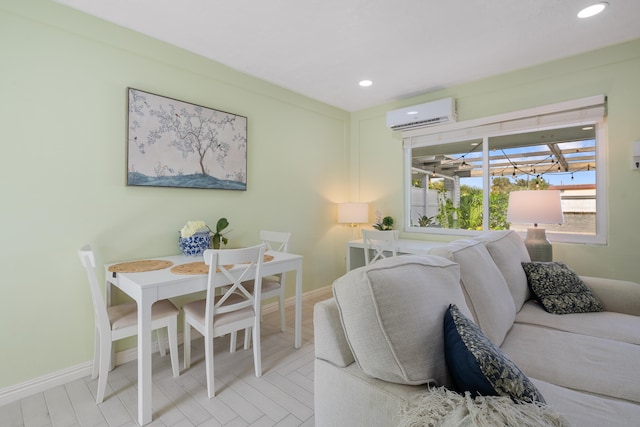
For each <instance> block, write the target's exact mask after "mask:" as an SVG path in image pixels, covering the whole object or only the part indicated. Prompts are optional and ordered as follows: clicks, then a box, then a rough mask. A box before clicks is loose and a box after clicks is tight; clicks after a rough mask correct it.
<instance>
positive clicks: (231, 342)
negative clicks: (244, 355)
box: [229, 331, 238, 353]
mask: <svg viewBox="0 0 640 427" xmlns="http://www.w3.org/2000/svg"><path fill="white" fill-rule="evenodd" d="M230 335H231V336H230V339H229V353H235V352H236V342H237V339H238V332H237V331H233V332H231V334H230Z"/></svg>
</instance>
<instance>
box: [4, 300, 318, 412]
mask: <svg viewBox="0 0 640 427" xmlns="http://www.w3.org/2000/svg"><path fill="white" fill-rule="evenodd" d="M326 291H327V290H326V288H319V289H313V290H311V291H308V292H305V293H304V295H303V298H304V297H310V296H314V295H315V294H318V293H324V292H326ZM284 303H285V306H287V307H288V306H292V305H295V303H296V300H295V297H291V298H287V299H286V300H285V302H284ZM277 310H278V302H277V301H275V302H272V303H269V304H265V305H263V306H262V312H263V313H271V312H274V311H277ZM194 332H195V331H194ZM198 336H199V335H198V334H197V332H195V333H193V334H192V339H195V338H197V337H198ZM183 341H184V340H183V336H182V334H178V344H182V343H183ZM156 351H158V342H157V341H156V340H154V342H153V352H154V353H155V352H156ZM167 351H168V350H167ZM137 358H138V348H137V347H133V348H129V349H127V350H123V351H119V352H117V353H116V354H115V358H114V361H115V365H116V366H117V365H121V364H123V363H127V362H130V361H132V360H136V359H137ZM92 365H93V361H88V362H83V363H81V364H79V365H76V366H71V367H69V368H65V369H62V370H60V371H56V372H52V373H50V374H47V375H43V376H41V377H37V378H33V379H31V380H29V381H25V382H23V383H20V384H16V385H12V386H9V387H5V388H3V389H0V406H3V405H7V404H9V403H13V402H17V401H18V400H20V399H24V398H25V397H29V396H31V395H34V394H37V393H42V392H44V391H47V390H49V389H51V388H54V387H58V386H60V385H64V384H67V383H70V382H72V381H75V380H77V379H80V378H83V377H86V376H87V375H91V368H92Z"/></svg>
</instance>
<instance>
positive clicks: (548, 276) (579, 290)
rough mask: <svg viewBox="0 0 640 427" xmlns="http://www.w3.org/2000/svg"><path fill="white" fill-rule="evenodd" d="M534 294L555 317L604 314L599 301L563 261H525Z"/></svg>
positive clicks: (528, 280)
mask: <svg viewBox="0 0 640 427" xmlns="http://www.w3.org/2000/svg"><path fill="white" fill-rule="evenodd" d="M522 268H523V269H524V272H525V274H526V275H527V282H528V284H529V288H530V289H531V292H532V293H533V294H534V295H535V297H536V299H537V300H538V302H539V303H540V304H541V305H542V307H543V308H544V309H545V310H546V311H548V312H549V313H553V314H569V313H590V312H596V311H604V308H603V307H602V303H601V302H600V300H599V299H598V298H597V297H596V296H595V295H594V294H593V293H592V292H591V290H590V289H589V288H588V287H587V285H585V284H584V282H583V281H582V280H581V279H580V277H578V275H577V274H576V273H575V271H573V270H572V269H570V268H569V267H567V265H566V264H564V263H563V262H559V261H556V262H523V263H522Z"/></svg>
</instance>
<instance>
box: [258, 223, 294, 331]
mask: <svg viewBox="0 0 640 427" xmlns="http://www.w3.org/2000/svg"><path fill="white" fill-rule="evenodd" d="M290 238H291V233H288V232H280V231H267V230H262V231H260V240H261V241H262V243H264V244H265V245H266V247H267V248H266V250H267V251H274V252H288V250H289V239H290ZM284 281H285V275H284V274H276V275H274V276H265V277H263V278H262V302H264V301H265V300H268V299H270V298H274V297H277V298H278V310H279V311H280V330H281V331H282V332H284V331H285V323H286V322H285V315H284V291H285V286H284Z"/></svg>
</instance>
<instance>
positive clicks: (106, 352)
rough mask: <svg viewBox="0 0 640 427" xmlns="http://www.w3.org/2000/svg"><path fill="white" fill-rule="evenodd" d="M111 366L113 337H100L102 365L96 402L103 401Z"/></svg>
mask: <svg viewBox="0 0 640 427" xmlns="http://www.w3.org/2000/svg"><path fill="white" fill-rule="evenodd" d="M110 367H111V337H110V336H109V337H102V336H101V337H100V367H99V373H98V390H97V392H96V403H98V404H99V403H102V401H103V400H104V393H105V391H106V389H107V377H108V375H109V368H110Z"/></svg>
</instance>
